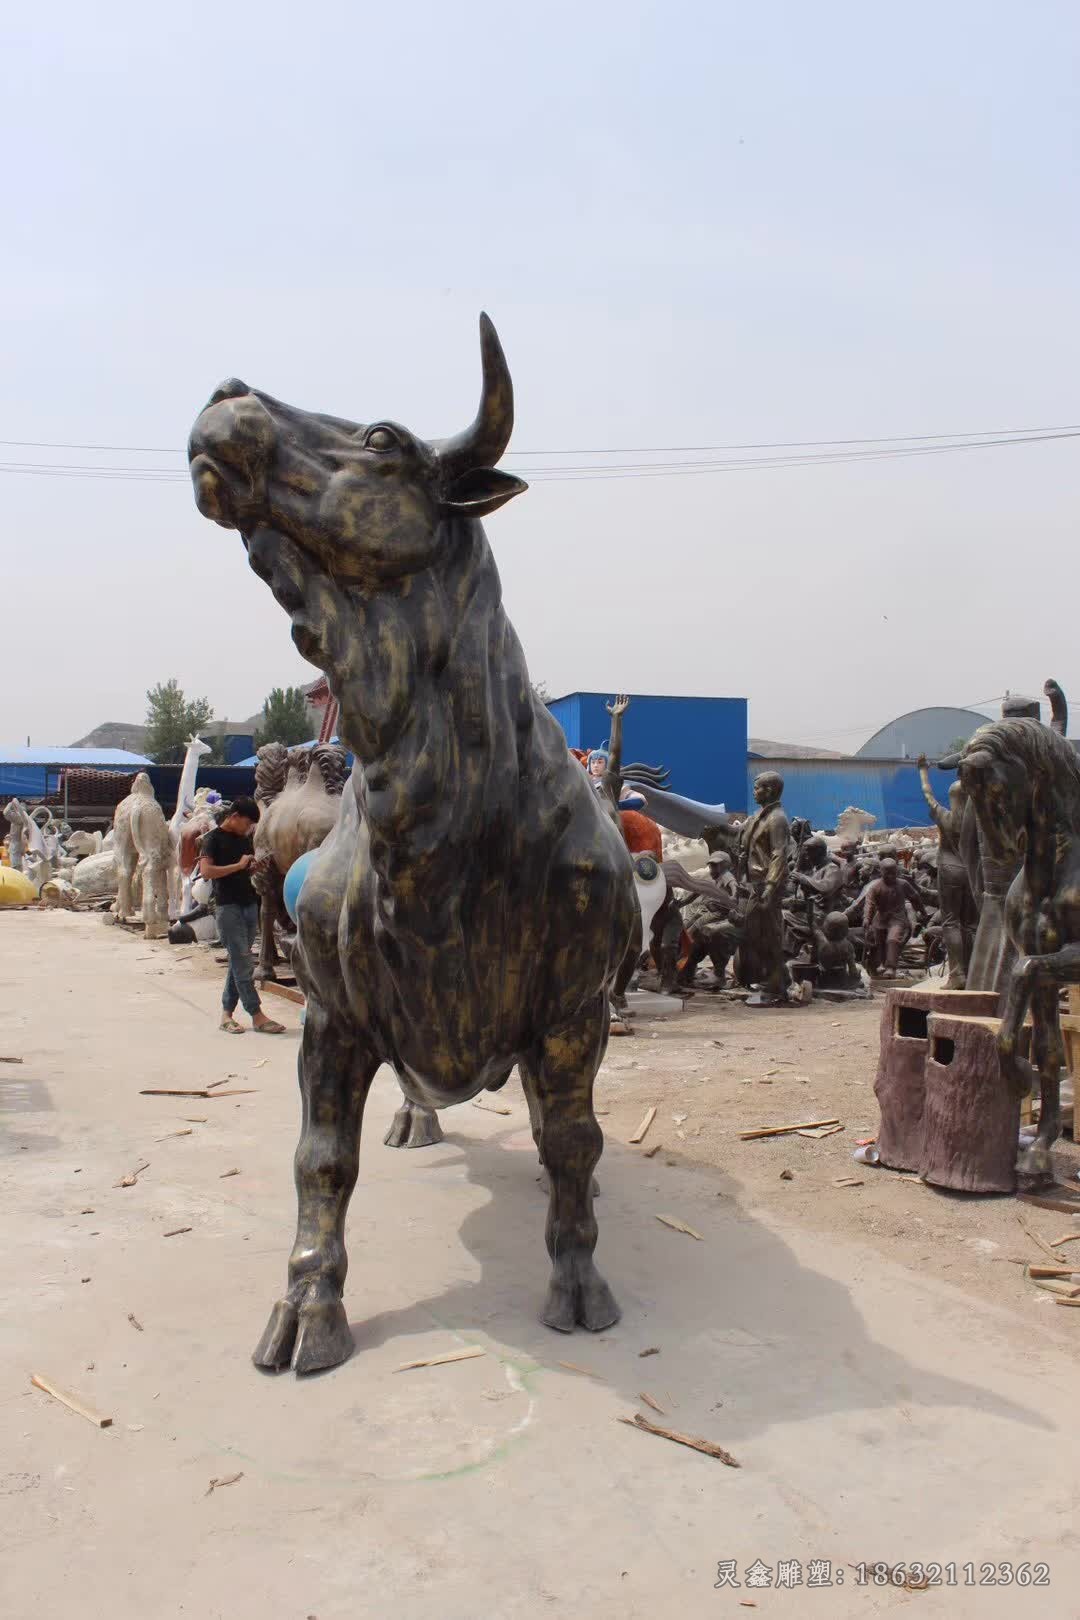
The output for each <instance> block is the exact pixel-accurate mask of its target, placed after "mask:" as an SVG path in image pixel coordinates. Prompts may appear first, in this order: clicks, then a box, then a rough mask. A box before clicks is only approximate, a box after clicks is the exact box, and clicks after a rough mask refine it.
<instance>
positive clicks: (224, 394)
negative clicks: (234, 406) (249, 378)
mask: <svg viewBox="0 0 1080 1620" xmlns="http://www.w3.org/2000/svg"><path fill="white" fill-rule="evenodd" d="M250 393H251V389H250V388H249V387H248V385H247V383H246V382H241V381H240V379H239V377H226V379H225V381H224V382H223V383H219V384H218V386H217V387H216V388H215V389H214V392H213V393H212V394H211V395H210V399H209V401H208V403H209V404H211V405H220V404H221V402H222V400H223V399H242V398H243V397H244V395H245V394H250Z"/></svg>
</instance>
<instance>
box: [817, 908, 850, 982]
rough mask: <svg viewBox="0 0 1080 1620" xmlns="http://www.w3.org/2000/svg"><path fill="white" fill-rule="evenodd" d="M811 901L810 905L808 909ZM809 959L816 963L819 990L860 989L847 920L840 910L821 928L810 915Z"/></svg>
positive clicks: (831, 912) (830, 915)
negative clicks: (818, 970)
mask: <svg viewBox="0 0 1080 1620" xmlns="http://www.w3.org/2000/svg"><path fill="white" fill-rule="evenodd" d="M812 908H813V902H811V910H812ZM810 927H811V948H810V960H811V962H816V963H817V965H818V968H819V969H820V972H819V974H818V981H817V982H818V988H819V989H821V990H861V989H862V982H863V981H862V975H861V974H860V972H859V964H858V962H857V961H856V960H855V947H854V945H853V944H852V941H851V936H850V930H849V926H848V920H847V918H846V917H845V916H844V913H843V912H842V911H830V912H828V913H827V915H826V916H825V918H824V921H823V922H822V923H821V925H820V927H819V926H818V924H817V923H816V921H815V920H814V918H813V916H811V924H810Z"/></svg>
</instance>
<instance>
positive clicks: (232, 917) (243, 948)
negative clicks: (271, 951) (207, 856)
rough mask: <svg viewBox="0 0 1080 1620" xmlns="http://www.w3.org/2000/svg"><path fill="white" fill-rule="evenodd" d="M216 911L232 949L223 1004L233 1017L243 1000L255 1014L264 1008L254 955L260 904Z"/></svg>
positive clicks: (223, 939)
mask: <svg viewBox="0 0 1080 1620" xmlns="http://www.w3.org/2000/svg"><path fill="white" fill-rule="evenodd" d="M216 915H217V925H218V933H219V934H220V935H221V943H222V944H223V945H224V947H225V949H226V950H227V951H228V953H229V971H228V973H227V974H226V975H225V988H224V990H223V991H222V993H221V1005H222V1006H223V1007H224V1009H225V1011H226V1012H227V1013H228V1015H229V1016H230V1018H231V1017H232V1015H233V1013H234V1012H235V1011H236V1003H237V1002H238V1001H242V1002H243V1004H244V1011H245V1012H246V1013H249V1014H250V1015H251V1016H252V1017H253V1018H254V1016H255V1014H256V1013H257V1012H260V1011H261V1010H262V1002H261V1001H260V1000H259V992H258V991H257V990H256V988H255V976H254V975H255V963H254V961H253V959H252V955H251V947H252V946H253V945H254V943H255V936H256V934H257V933H258V931H259V908H258V906H257V905H250V906H218V908H217V912H216Z"/></svg>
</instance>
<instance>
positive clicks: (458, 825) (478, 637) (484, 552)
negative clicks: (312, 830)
mask: <svg viewBox="0 0 1080 1620" xmlns="http://www.w3.org/2000/svg"><path fill="white" fill-rule="evenodd" d="M441 538H442V544H441V545H440V548H439V562H438V563H437V564H436V565H434V566H433V567H431V568H430V569H427V570H425V571H424V572H423V573H421V574H417V575H413V576H411V577H410V578H409V579H408V580H406V581H403V582H401V583H400V584H399V585H396V586H395V587H393V588H392V589H383V590H381V591H379V592H378V593H366V592H365V593H361V592H355V593H353V594H352V596H351V601H352V604H353V607H354V609H355V612H356V617H357V621H358V622H357V624H356V625H355V627H354V633H353V634H352V635H351V636H350V637H348V638H347V640H348V661H347V667H346V668H345V669H344V670H342V671H341V672H328V673H330V674H331V685H332V687H333V688H334V689H335V691H336V693H337V695H338V701H339V703H340V706H341V719H340V734H341V736H342V737H343V738H344V740H345V741H346V742H347V743H348V744H349V746H350V747H351V749H352V750H353V752H354V753H355V755H356V757H357V760H358V761H359V762H360V767H361V769H360V772H359V773H358V779H354V780H356V781H357V791H358V793H359V794H360V796H361V801H362V802H361V810H362V812H363V814H364V815H365V816H366V818H367V820H368V822H369V824H370V827H371V832H372V853H373V855H374V856H375V857H376V860H377V861H378V855H379V850H380V846H382V845H385V848H386V851H387V854H388V856H389V855H392V857H393V859H394V860H395V861H397V860H401V859H404V860H408V859H410V858H411V857H414V856H419V855H422V854H424V853H425V852H426V851H430V850H434V849H437V848H438V847H439V846H440V845H441V844H442V843H443V842H444V841H445V840H446V839H447V838H448V837H450V838H452V839H453V840H454V841H455V842H457V841H458V840H459V839H460V838H462V837H463V836H464V838H465V840H466V841H467V840H468V836H469V831H470V829H475V830H476V833H477V834H479V833H480V829H481V826H482V825H483V824H486V823H487V822H489V821H490V820H491V819H492V818H494V817H498V816H499V815H500V813H503V812H506V811H507V810H509V809H510V806H509V804H507V805H504V804H503V803H502V802H501V801H502V799H503V798H504V797H507V796H512V794H513V792H514V791H515V788H516V784H517V780H518V772H517V770H516V769H514V770H511V771H509V772H506V771H505V770H499V771H493V770H492V768H491V766H492V761H493V760H495V759H496V758H497V757H498V758H500V759H505V758H506V755H507V753H510V754H511V755H512V754H513V753H515V752H516V751H517V750H519V749H520V748H522V747H524V746H526V745H527V742H528V733H529V731H530V729H531V716H532V692H531V688H530V685H529V678H528V671H527V669H526V666H525V659H524V655H523V654H522V651H521V647H520V645H519V643H518V640H517V637H516V635H515V633H514V630H513V627H512V626H511V624H510V622H509V620H508V619H507V617H506V614H505V612H504V611H503V606H502V587H501V584H500V581H499V574H498V570H497V568H496V566H495V560H494V558H493V557H492V555H491V552H490V550H489V548H488V544H487V540H486V538H485V536H484V531H483V529H482V527H481V526H480V524H479V523H478V522H476V521H470V520H465V519H460V518H456V519H453V520H449V521H447V522H446V523H445V524H444V525H443V530H442V537H441ZM335 674H336V675H338V678H337V679H335V678H334V677H335Z"/></svg>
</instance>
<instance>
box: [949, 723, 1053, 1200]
mask: <svg viewBox="0 0 1080 1620" xmlns="http://www.w3.org/2000/svg"><path fill="white" fill-rule="evenodd" d="M959 772H960V780H961V782H962V783H963V784H964V787H965V788H966V789H967V791H968V794H969V795H970V799H971V803H972V805H973V807H974V812H975V815H976V817H977V818H978V824H979V838H980V844H981V847H982V850H983V859H984V863H986V862H989V863H990V865H991V867H992V868H993V869H996V870H1006V871H1007V870H1009V868H1010V867H1015V866H1016V865H1017V864H1018V865H1019V870H1017V871H1016V875H1015V877H1013V879H1012V881H1011V883H1010V884H1009V887H1008V892H1007V894H1006V896H1005V901H1004V917H1005V928H1006V931H1007V934H1008V937H1009V941H1010V943H1011V945H1012V946H1013V947H1014V948H1015V950H1016V953H1017V955H1016V957H1015V959H1014V960H1013V961H1012V962H1011V965H1010V967H1009V969H1008V971H1007V975H1006V977H1005V980H1004V984H1003V990H1004V1006H1003V1010H1002V1022H1001V1030H1000V1033H999V1036H998V1049H999V1052H1000V1055H1001V1065H1002V1070H1003V1072H1004V1073H1005V1075H1006V1077H1007V1078H1008V1079H1009V1080H1011V1082H1012V1083H1013V1084H1014V1085H1015V1087H1016V1090H1017V1092H1018V1093H1019V1094H1020V1095H1025V1094H1026V1093H1027V1092H1028V1091H1030V1090H1031V1089H1032V1086H1033V1084H1034V1081H1035V1079H1036V1078H1037V1079H1038V1083H1039V1095H1040V1100H1041V1104H1040V1114H1039V1129H1038V1134H1037V1136H1036V1138H1035V1140H1034V1142H1033V1143H1032V1144H1031V1146H1030V1147H1029V1148H1026V1149H1023V1150H1022V1151H1021V1153H1020V1155H1019V1158H1018V1160H1017V1166H1016V1168H1017V1174H1018V1177H1019V1178H1020V1183H1021V1185H1022V1186H1024V1187H1027V1188H1031V1187H1034V1186H1039V1185H1044V1184H1046V1183H1048V1182H1052V1181H1053V1179H1054V1178H1053V1168H1052V1163H1051V1158H1050V1149H1051V1148H1052V1147H1053V1145H1054V1143H1055V1142H1056V1140H1057V1138H1058V1135H1059V1133H1060V1130H1061V1098H1060V1081H1059V1073H1060V1069H1061V1065H1062V1063H1063V1062H1064V1058H1065V1052H1064V1045H1063V1042H1062V1036H1061V1019H1060V1013H1059V1001H1058V991H1059V987H1060V986H1061V985H1064V984H1080V756H1078V755H1077V752H1076V750H1075V748H1074V747H1073V746H1072V744H1071V743H1070V742H1067V741H1066V739H1065V737H1064V736H1062V735H1061V734H1060V733H1059V732H1058V730H1057V729H1056V728H1051V727H1049V726H1044V725H1042V724H1041V723H1040V721H1038V720H1034V719H1009V720H1001V721H998V722H996V723H995V724H993V725H988V726H983V727H981V728H980V729H979V730H978V731H977V732H976V733H975V735H974V736H973V737H972V738H971V739H970V741H969V742H968V743H967V745H966V746H965V748H964V750H963V752H962V753H961V755H960V764H959ZM1029 1007H1030V1009H1031V1018H1032V1030H1031V1058H1030V1061H1029V1060H1028V1059H1027V1058H1026V1057H1024V1056H1023V1055H1022V1053H1021V1051H1020V1049H1019V1043H1020V1032H1021V1029H1022V1027H1023V1023H1024V1018H1025V1016H1026V1014H1027V1011H1028V1008H1029Z"/></svg>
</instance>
